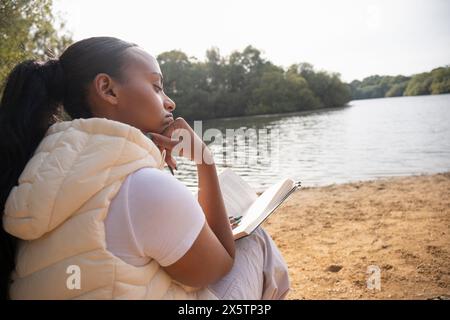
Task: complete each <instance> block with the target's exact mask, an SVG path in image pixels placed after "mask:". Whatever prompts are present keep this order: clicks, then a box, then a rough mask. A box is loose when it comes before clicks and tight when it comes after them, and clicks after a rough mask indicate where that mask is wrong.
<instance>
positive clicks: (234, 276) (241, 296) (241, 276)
mask: <svg viewBox="0 0 450 320" xmlns="http://www.w3.org/2000/svg"><path fill="white" fill-rule="evenodd" d="M208 289H209V290H210V291H211V292H212V293H213V294H214V295H216V296H217V297H218V298H219V299H221V300H261V299H262V300H278V299H284V298H285V296H286V295H287V293H288V291H289V289H290V283H289V275H288V268H287V265H286V262H285V261H284V259H283V257H282V256H281V253H280V251H279V250H278V248H277V246H276V244H275V243H274V242H273V240H272V238H271V237H270V235H269V234H268V233H267V232H266V231H265V230H264V229H263V228H262V227H261V226H260V227H258V228H257V229H256V230H255V231H254V232H253V233H252V234H250V235H249V236H247V237H245V238H241V239H239V240H237V241H236V252H235V261H234V265H233V268H232V269H231V271H230V272H229V273H228V274H227V275H226V276H225V277H223V278H222V279H220V280H219V281H217V282H216V283H213V284H211V285H209V286H208Z"/></svg>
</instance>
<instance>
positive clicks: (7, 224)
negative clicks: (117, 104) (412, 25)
mask: <svg viewBox="0 0 450 320" xmlns="http://www.w3.org/2000/svg"><path fill="white" fill-rule="evenodd" d="M164 155H165V151H163V153H161V152H160V150H159V149H158V147H157V146H156V145H155V144H154V143H153V142H152V141H151V140H150V139H148V138H147V137H146V136H145V135H144V134H143V133H142V132H141V131H140V130H139V129H137V128H135V127H133V126H130V125H127V124H124V123H121V122H117V121H113V120H108V119H105V118H90V119H76V120H73V121H64V122H58V123H55V124H53V125H52V126H51V127H50V128H49V129H48V131H47V133H46V135H45V137H44V139H43V140H42V142H41V143H40V144H39V146H38V148H37V149H36V151H35V153H34V155H33V157H32V158H31V159H30V161H29V162H28V163H27V165H26V167H25V169H24V171H23V172H22V174H21V175H20V177H19V183H18V185H17V186H15V187H14V188H13V189H12V190H11V192H10V194H9V197H8V199H7V201H6V205H5V214H4V218H3V225H4V228H5V230H6V231H7V232H8V233H10V234H12V235H14V236H15V237H17V238H19V239H20V240H19V245H18V251H17V256H16V269H15V271H14V272H13V274H12V280H13V282H12V284H11V288H10V296H11V299H217V298H216V297H215V296H214V295H213V294H212V293H211V292H210V291H209V290H208V289H207V288H191V287H188V286H184V285H182V284H180V283H178V282H176V281H175V280H173V279H171V278H170V276H169V275H168V274H167V273H166V272H165V271H164V270H163V269H162V268H161V266H160V265H159V264H158V263H157V261H156V260H151V261H150V262H149V263H148V264H146V265H145V266H142V267H135V266H132V265H130V264H127V263H125V262H124V261H122V260H121V259H119V258H117V257H115V256H114V255H113V254H112V253H111V252H109V251H108V250H107V249H106V238H105V225H104V219H105V217H106V215H107V214H108V208H109V205H110V202H111V199H112V198H113V197H114V196H115V195H116V193H117V192H118V191H119V189H120V186H121V184H122V183H123V181H124V180H125V178H126V177H127V176H128V175H129V174H130V173H132V172H134V171H136V170H138V169H140V168H143V167H153V168H158V169H162V168H163V167H164ZM75 276H77V277H78V278H77V279H74V278H73V277H75ZM70 277H72V278H71V279H69V278H70ZM71 281H73V283H75V284H76V283H77V281H78V284H79V288H78V286H77V285H75V286H74V285H70V283H71Z"/></svg>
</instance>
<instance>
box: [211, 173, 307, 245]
mask: <svg viewBox="0 0 450 320" xmlns="http://www.w3.org/2000/svg"><path fill="white" fill-rule="evenodd" d="M219 184H220V189H221V191H222V196H223V200H224V203H225V208H226V210H227V214H228V216H229V217H239V216H242V218H241V219H240V220H239V221H238V223H237V226H236V227H235V228H234V229H233V236H234V239H235V240H237V239H240V238H242V237H245V236H247V235H249V234H250V233H252V232H253V231H254V230H255V229H256V228H257V227H258V226H259V225H260V224H261V223H263V222H264V220H266V219H267V217H268V216H270V215H271V214H272V213H273V212H274V211H275V209H276V208H278V206H279V205H280V204H282V203H283V202H284V201H285V200H286V199H287V198H288V197H289V196H290V195H291V194H292V193H293V192H294V191H295V190H296V189H297V188H299V187H300V181H297V182H296V181H294V180H292V179H288V178H286V179H283V180H281V181H279V182H278V183H276V184H274V185H272V186H270V187H269V188H268V189H267V190H266V191H264V192H263V193H262V194H261V195H260V196H258V195H257V193H256V191H255V190H253V189H252V187H251V186H250V185H249V184H248V183H247V182H246V181H244V180H243V179H242V178H241V177H240V176H239V175H238V174H236V173H235V172H234V171H233V170H231V169H229V168H227V169H225V170H224V171H222V172H221V173H220V174H219Z"/></svg>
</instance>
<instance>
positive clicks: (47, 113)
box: [0, 37, 136, 299]
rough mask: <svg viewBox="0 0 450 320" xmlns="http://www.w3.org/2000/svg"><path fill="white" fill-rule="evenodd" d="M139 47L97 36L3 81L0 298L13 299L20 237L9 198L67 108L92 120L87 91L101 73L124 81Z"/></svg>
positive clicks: (29, 63)
mask: <svg viewBox="0 0 450 320" xmlns="http://www.w3.org/2000/svg"><path fill="white" fill-rule="evenodd" d="M134 46H136V44H134V43H130V42H126V41H123V40H120V39H117V38H113V37H93V38H88V39H84V40H81V41H78V42H76V43H74V44H72V45H70V46H69V47H68V48H67V49H66V50H65V51H64V52H63V53H62V54H61V56H60V57H59V59H50V60H48V61H46V62H40V61H37V60H26V61H23V62H21V63H19V64H17V65H16V66H15V67H14V68H13V69H12V71H11V72H10V73H9V75H8V77H7V78H6V81H5V83H4V90H3V94H2V98H1V101H0V172H1V173H0V208H1V214H0V217H1V218H2V219H1V220H0V226H1V228H0V299H8V298H9V294H8V292H9V286H10V282H11V279H10V277H11V272H12V271H13V270H14V268H15V253H16V247H17V239H16V238H15V237H14V236H12V235H10V234H8V233H7V232H6V231H5V230H4V228H3V221H2V220H3V215H4V208H5V203H6V200H7V198H8V196H9V193H10V192H11V189H12V188H13V187H14V186H15V185H17V184H18V179H19V176H20V174H21V173H22V171H23V169H24V168H25V166H26V164H27V162H28V161H29V160H30V158H31V157H32V156H33V154H34V152H35V150H36V148H37V147H38V145H39V143H40V142H41V141H42V139H43V138H44V136H45V133H46V132H47V130H48V128H49V127H50V126H51V125H52V124H54V123H55V122H57V121H59V119H60V117H61V116H62V114H63V110H64V111H65V112H66V113H67V114H68V115H69V116H70V117H71V118H72V119H76V118H85V119H86V118H91V117H93V115H92V113H91V106H90V105H89V103H88V100H87V88H88V86H89V84H90V82H91V81H92V80H93V79H94V78H95V76H96V75H97V74H99V73H106V74H108V75H110V76H111V77H112V78H114V79H116V80H118V81H122V80H123V79H124V75H123V72H122V70H123V67H124V65H125V59H124V56H125V55H126V49H128V48H130V47H134Z"/></svg>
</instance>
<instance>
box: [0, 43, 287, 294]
mask: <svg viewBox="0 0 450 320" xmlns="http://www.w3.org/2000/svg"><path fill="white" fill-rule="evenodd" d="M162 80H163V75H162V73H161V70H160V68H159V65H158V62H157V60H156V59H155V58H154V57H152V56H151V55H149V54H148V53H146V52H145V51H144V50H142V49H141V48H139V47H138V46H137V45H135V44H132V43H128V42H125V41H122V40H119V39H116V38H112V37H94V38H89V39H85V40H82V41H79V42H77V43H75V44H73V45H71V46H70V47H68V48H67V49H66V50H65V52H64V53H63V54H62V55H61V56H60V57H59V59H57V60H56V59H54V60H50V61H47V62H46V63H39V62H36V61H30V60H28V61H24V62H22V63H20V64H18V65H17V66H16V67H15V68H14V69H13V70H12V71H11V74H10V75H9V77H8V79H7V81H6V85H5V89H4V92H3V96H2V100H1V106H0V124H1V126H0V128H1V129H0V130H1V132H0V137H1V138H0V139H1V152H2V157H1V160H0V161H1V171H2V176H1V177H2V178H1V179H2V180H1V199H0V201H1V202H0V204H1V205H2V208H4V212H2V214H3V219H2V223H3V225H2V229H1V259H0V261H1V268H2V270H1V290H2V292H1V293H2V295H3V297H5V298H6V297H9V298H12V299H73V298H85V299H282V298H284V297H285V296H286V294H287V292H288V290H289V279H288V274H287V267H286V264H285V262H284V260H283V258H282V257H281V255H280V252H279V251H278V249H277V248H276V246H275V244H274V243H273V241H272V239H271V238H270V236H268V235H267V233H266V232H265V231H264V230H263V229H262V228H258V229H257V231H256V232H254V233H253V234H252V235H250V236H248V237H247V238H243V239H240V240H238V241H236V242H235V241H234V240H233V236H232V230H231V226H230V224H229V220H228V217H227V214H226V212H225V207H224V203H223V199H222V195H221V192H220V188H219V184H218V177H217V172H216V167H215V165H214V160H213V157H212V154H211V153H210V151H209V149H208V147H207V146H206V145H205V144H204V143H203V142H202V140H201V139H200V138H199V137H198V136H197V135H196V134H195V133H194V131H193V130H192V128H191V127H190V126H189V125H188V124H187V123H186V121H184V120H183V119H182V118H178V119H176V120H174V119H173V116H172V112H173V110H174V109H175V103H174V101H172V100H171V99H170V98H169V97H167V96H166V94H165V93H164V91H163V84H162ZM62 106H63V107H64V110H65V111H66V112H67V113H68V114H69V115H70V116H71V118H72V119H73V120H72V121H58V115H59V114H60V112H61V108H62ZM178 129H179V130H184V132H187V133H188V139H189V140H190V141H188V142H189V143H190V144H189V145H191V146H192V148H194V146H200V147H201V150H202V151H203V152H202V153H201V154H202V156H204V158H202V159H194V157H193V156H192V155H193V154H194V152H185V151H183V154H180V155H182V156H185V157H187V158H188V159H190V160H195V161H196V164H197V170H198V180H199V185H198V187H199V193H198V199H195V197H194V196H193V195H192V193H191V192H190V191H189V190H188V189H187V188H186V187H185V186H184V185H183V184H182V183H181V182H179V181H178V180H177V179H176V178H175V177H173V176H172V175H170V174H168V173H167V171H164V170H162V169H163V168H164V165H165V163H166V164H168V165H169V166H170V167H171V168H175V169H176V164H175V161H174V159H173V158H172V150H173V148H174V147H175V146H176V145H178V144H179V143H180V141H178V140H173V139H171V134H172V133H173V132H174V131H175V130H178ZM148 133H150V137H151V139H149V138H148V136H147V134H148ZM184 137H185V136H183V138H184ZM183 140H184V139H183ZM184 142H186V141H184ZM206 160H207V161H206Z"/></svg>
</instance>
